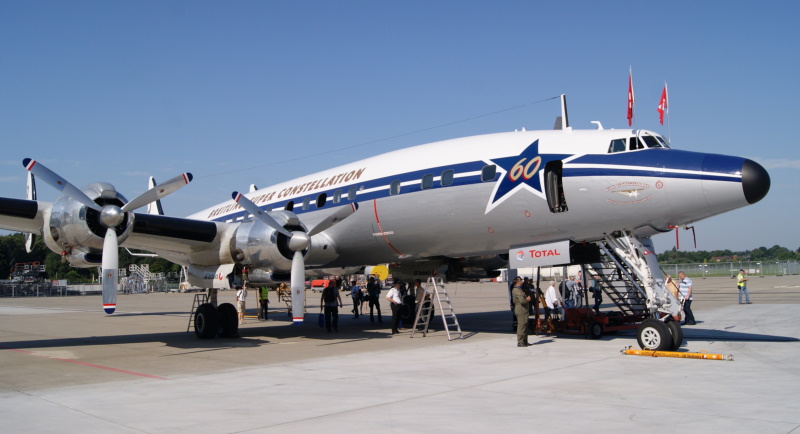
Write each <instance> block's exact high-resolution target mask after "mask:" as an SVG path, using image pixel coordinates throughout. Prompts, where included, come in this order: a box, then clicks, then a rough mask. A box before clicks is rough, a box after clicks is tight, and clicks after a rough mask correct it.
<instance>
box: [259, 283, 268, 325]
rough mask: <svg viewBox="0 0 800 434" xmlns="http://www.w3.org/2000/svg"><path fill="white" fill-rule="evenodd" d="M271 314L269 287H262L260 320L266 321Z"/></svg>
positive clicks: (260, 292)
mask: <svg viewBox="0 0 800 434" xmlns="http://www.w3.org/2000/svg"><path fill="white" fill-rule="evenodd" d="M268 312H269V286H262V287H261V288H259V290H258V319H259V320H261V321H266V320H267V319H268V318H267V313H268Z"/></svg>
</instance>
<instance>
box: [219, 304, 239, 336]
mask: <svg viewBox="0 0 800 434" xmlns="http://www.w3.org/2000/svg"><path fill="white" fill-rule="evenodd" d="M217 313H218V314H219V326H218V327H217V333H218V334H219V335H220V337H223V338H236V337H239V315H238V312H236V308H235V307H233V305H232V304H230V303H222V304H221V305H219V307H218V308H217Z"/></svg>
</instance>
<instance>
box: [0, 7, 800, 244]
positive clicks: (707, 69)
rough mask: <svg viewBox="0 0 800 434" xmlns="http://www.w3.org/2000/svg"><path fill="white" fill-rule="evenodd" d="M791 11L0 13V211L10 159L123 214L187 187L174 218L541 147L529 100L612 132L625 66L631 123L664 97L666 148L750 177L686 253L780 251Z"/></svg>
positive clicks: (17, 174)
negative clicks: (105, 197)
mask: <svg viewBox="0 0 800 434" xmlns="http://www.w3.org/2000/svg"><path fill="white" fill-rule="evenodd" d="M799 15H800V3H797V2H739V1H731V2H726V3H725V4H724V7H721V4H720V3H718V2H710V1H709V2H688V1H686V2H684V1H677V2H676V1H673V2H621V1H610V2H597V1H592V2H579V1H564V2H533V1H498V2H470V1H435V2H430V1H404V2H388V1H337V2H327V1H319V2H311V1H297V2H268V1H259V2H256V1H237V2H207V1H192V2H180V1H158V2H156V1H141V2H118V1H117V2H109V1H93V2H89V1H71V2H62V1H57V2H47V1H34V2H22V1H5V2H0V41H2V42H0V144H1V146H2V149H3V153H2V155H0V195H1V196H7V197H20V198H21V197H24V185H25V178H24V176H25V171H24V168H23V167H22V164H21V161H22V159H23V158H25V157H32V158H34V159H36V160H39V161H41V162H43V163H45V164H46V165H48V167H50V168H51V169H53V170H55V171H56V172H58V173H59V174H60V175H62V176H64V177H66V178H67V179H69V180H70V181H71V182H72V183H73V184H75V185H77V186H79V187H81V186H83V185H86V184H88V183H90V182H94V181H108V182H111V183H113V184H114V185H115V186H116V187H117V188H118V190H120V191H121V192H123V194H125V195H126V196H127V197H128V198H129V199H131V198H133V197H135V196H136V195H138V194H139V193H140V192H142V191H143V190H144V189H145V187H146V181H147V177H148V176H149V175H153V176H155V177H156V179H157V180H166V179H168V178H171V177H173V176H175V175H177V174H178V173H180V172H184V171H189V172H192V173H193V174H194V175H195V182H193V183H192V184H191V185H189V186H188V187H186V188H184V189H183V190H181V191H179V192H177V193H175V194H174V195H172V196H170V197H168V198H167V199H165V200H164V201H163V202H164V203H163V204H164V207H165V210H166V212H167V213H168V214H170V215H180V216H183V215H188V214H191V213H193V212H195V211H198V210H200V209H203V208H205V207H207V206H209V205H211V204H214V203H218V202H222V201H224V200H226V199H228V198H230V192H231V191H233V190H244V191H246V189H247V186H248V185H249V184H250V183H256V184H257V185H259V186H266V185H269V184H273V183H277V182H280V181H284V180H287V179H290V178H293V177H295V176H299V175H304V174H308V173H311V172H314V171H317V170H321V169H324V168H328V167H331V166H336V165H339V164H343V163H345V162H347V161H351V160H353V159H358V158H363V157H368V156H372V155H375V154H379V153H381V152H386V151H390V150H395V149H400V148H403V147H407V146H411V145H417V144H421V143H426V142H431V141H436V140H442V139H448V138H454V137H461V136H468V135H474V134H483V133H492V132H499V131H510V130H514V129H516V128H521V127H525V128H526V129H529V130H530V129H550V128H552V126H553V122H554V119H555V117H556V116H557V115H558V110H559V108H558V105H557V103H556V102H554V101H550V102H545V103H536V104H532V103H534V102H536V101H540V100H543V99H546V98H549V97H552V96H556V95H558V94H561V93H565V94H567V97H568V102H569V109H570V121H571V124H572V125H573V127H575V128H592V125H591V124H590V123H589V122H590V121H592V120H598V121H601V122H602V123H603V125H604V126H605V127H606V128H623V127H626V126H627V122H626V118H625V110H626V98H627V95H626V93H627V79H628V77H627V75H628V67H629V66H631V67H632V68H633V76H634V86H635V90H636V103H637V109H636V120H637V122H636V126H637V127H640V128H647V129H652V130H654V131H658V132H661V133H663V134H664V135H667V134H668V131H667V128H666V126H664V127H662V126H661V125H659V124H658V115H657V113H656V106H657V104H658V98H659V96H660V94H661V89H662V87H663V84H664V81H665V80H666V81H667V82H668V83H669V90H670V106H671V109H670V115H671V118H670V120H671V131H670V132H669V133H670V135H671V140H672V144H673V146H674V147H675V148H680V149H689V150H697V151H701V152H713V153H722V154H730V155H739V156H743V157H748V158H752V159H754V160H756V161H758V162H760V163H761V164H763V165H764V166H765V167H766V168H767V170H768V171H769V173H770V176H771V177H772V189H771V191H770V193H769V195H768V196H767V197H766V198H765V199H764V200H762V201H761V202H760V203H758V204H756V205H755V206H751V207H748V208H745V209H741V210H736V211H733V212H731V213H728V214H724V215H721V216H717V217H714V218H711V219H708V220H705V221H701V222H699V223H697V224H696V228H697V239H698V248H699V249H703V250H714V249H732V250H744V249H752V248H756V247H759V246H767V247H770V246H772V245H775V244H780V245H783V246H785V247H788V248H790V249H793V250H794V249H797V248H799V247H800V231H798V230H797V228H796V225H797V223H796V221H797V216H798V215H800V205H799V204H798V202H800V201H798V200H797V196H798V194H797V193H798V191H800V189H798V184H800V182H798V180H797V179H798V177H797V175H798V174H800V149H799V148H798V143H797V142H798V140H797V138H796V137H797V134H796V133H795V132H793V127H794V126H795V124H796V120H797V119H798V117H799V116H798V115H800V109H798V106H797V101H798V100H800V85H798V82H797V71H798V60H800V56H798V55H797V47H798V43H800V30H797V27H796V23H795V21H796V17H797V16H799ZM512 108H513V109H512ZM506 109H510V110H506ZM495 112H499V113H496V114H493V115H488V114H490V113H495ZM482 115H487V116H482ZM475 117H477V119H473V120H469V121H464V122H457V121H462V120H466V119H472V118H475ZM445 124H449V125H448V126H446V127H441V128H433V129H429V128H430V127H436V126H439V125H445ZM419 130H425V131H423V132H419V133H415V134H406V133H410V132H414V131H419ZM392 137H394V138H392ZM38 190H39V194H40V198H41V199H43V200H53V199H54V198H55V193H54V192H53V190H52V189H51V188H49V187H47V186H45V185H40V186H39V189H38ZM690 239H691V234H690V233H689V232H687V231H683V230H682V231H681V247H682V248H683V249H686V248H687V247H691V243H690ZM655 243H656V248H657V250H658V251H659V252H660V251H663V250H666V249H670V248H672V247H673V245H674V235H673V234H668V235H660V236H658V237H656V238H655Z"/></svg>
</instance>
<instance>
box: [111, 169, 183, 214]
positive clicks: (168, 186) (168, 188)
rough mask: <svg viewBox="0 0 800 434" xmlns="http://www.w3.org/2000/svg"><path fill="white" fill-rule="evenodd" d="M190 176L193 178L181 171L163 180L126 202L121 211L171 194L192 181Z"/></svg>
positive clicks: (131, 209)
mask: <svg viewBox="0 0 800 434" xmlns="http://www.w3.org/2000/svg"><path fill="white" fill-rule="evenodd" d="M192 178H193V177H192V174H191V173H188V172H187V173H182V174H180V175H178V176H176V177H174V178H172V179H170V180H168V181H166V182H163V183H161V184H160V185H157V186H155V187H153V188H151V189H150V190H147V191H145V192H144V193H142V194H140V195H139V196H137V197H136V198H134V199H133V200H132V201H130V202H128V203H126V204H125V206H123V207H122V212H128V211H133V210H135V209H137V208H141V207H143V206H145V205H147V204H149V203H151V202H155V201H157V200H159V199H161V198H162V197H164V196H166V195H168V194H172V193H174V192H175V191H177V190H178V189H179V188H181V187H183V186H185V185H186V184H188V183H190V182H192Z"/></svg>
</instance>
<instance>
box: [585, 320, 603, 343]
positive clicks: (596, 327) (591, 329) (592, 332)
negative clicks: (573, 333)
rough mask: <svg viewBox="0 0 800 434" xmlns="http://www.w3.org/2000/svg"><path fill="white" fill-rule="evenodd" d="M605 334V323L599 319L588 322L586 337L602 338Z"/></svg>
mask: <svg viewBox="0 0 800 434" xmlns="http://www.w3.org/2000/svg"><path fill="white" fill-rule="evenodd" d="M602 336H603V325H602V324H600V323H599V322H597V321H594V320H593V321H589V323H588V324H586V338H587V339H600V338H601V337H602Z"/></svg>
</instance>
